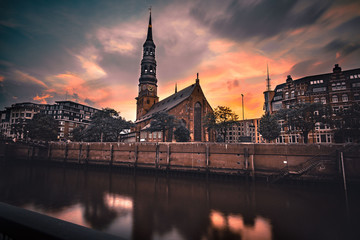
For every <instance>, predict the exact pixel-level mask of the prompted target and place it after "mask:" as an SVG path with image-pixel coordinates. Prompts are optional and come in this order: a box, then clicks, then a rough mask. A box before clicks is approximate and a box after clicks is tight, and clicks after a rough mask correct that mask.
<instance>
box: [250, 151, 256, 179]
mask: <svg viewBox="0 0 360 240" xmlns="http://www.w3.org/2000/svg"><path fill="white" fill-rule="evenodd" d="M250 159H251V175H252V179H253V180H255V164H254V154H251V155H250Z"/></svg>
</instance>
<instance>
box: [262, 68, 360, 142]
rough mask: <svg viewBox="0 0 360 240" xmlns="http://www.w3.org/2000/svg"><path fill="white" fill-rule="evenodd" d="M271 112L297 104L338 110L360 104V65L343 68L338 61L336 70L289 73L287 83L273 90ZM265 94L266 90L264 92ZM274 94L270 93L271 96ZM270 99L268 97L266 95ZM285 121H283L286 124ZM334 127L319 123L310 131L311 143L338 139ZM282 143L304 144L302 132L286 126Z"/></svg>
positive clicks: (280, 139)
mask: <svg viewBox="0 0 360 240" xmlns="http://www.w3.org/2000/svg"><path fill="white" fill-rule="evenodd" d="M271 95H272V96H273V97H272V98H271V99H270V101H269V103H270V104H268V112H269V113H271V114H272V113H276V112H277V111H279V110H280V109H282V108H289V107H290V106H291V105H294V104H296V103H322V104H328V105H330V107H331V108H332V111H333V112H334V113H336V112H338V111H339V110H340V109H344V110H346V109H348V108H349V107H350V106H351V105H352V104H354V103H358V104H360V68H357V69H351V70H346V71H342V69H341V67H340V66H339V65H338V64H335V66H334V68H333V71H332V73H325V74H320V75H313V76H306V77H303V78H300V79H296V80H293V79H292V78H291V76H290V75H289V76H288V77H287V79H286V82H285V83H282V84H279V85H277V86H276V87H275V89H274V90H273V92H272V93H271ZM264 96H265V93H264ZM268 96H270V95H268ZM265 102H266V96H265ZM282 124H283V122H282V121H280V125H281V126H282ZM333 132H334V129H331V128H330V126H327V125H324V124H320V123H318V124H316V127H315V131H314V132H313V133H309V136H308V137H309V142H312V143H332V142H334V136H333V135H334V134H333ZM276 142H278V143H299V142H300V143H301V142H303V139H302V137H301V136H300V134H296V133H292V134H289V133H287V131H286V129H285V128H284V127H283V126H282V128H281V135H280V137H279V138H278V139H277V140H276Z"/></svg>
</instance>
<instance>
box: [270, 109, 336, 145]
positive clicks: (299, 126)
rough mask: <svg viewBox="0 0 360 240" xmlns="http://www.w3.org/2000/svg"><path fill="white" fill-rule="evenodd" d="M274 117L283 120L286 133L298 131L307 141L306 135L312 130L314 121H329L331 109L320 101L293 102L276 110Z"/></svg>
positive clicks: (325, 122) (305, 141)
mask: <svg viewBox="0 0 360 240" xmlns="http://www.w3.org/2000/svg"><path fill="white" fill-rule="evenodd" d="M276 117H277V118H278V119H282V120H284V126H285V127H287V132H288V133H300V135H301V136H303V139H304V143H308V135H309V133H310V132H311V131H312V132H314V129H315V124H316V123H323V124H330V123H331V109H330V107H329V106H327V105H323V104H321V103H305V104H304V103H303V104H295V105H292V106H290V108H288V109H281V110H280V111H278V112H277V113H276Z"/></svg>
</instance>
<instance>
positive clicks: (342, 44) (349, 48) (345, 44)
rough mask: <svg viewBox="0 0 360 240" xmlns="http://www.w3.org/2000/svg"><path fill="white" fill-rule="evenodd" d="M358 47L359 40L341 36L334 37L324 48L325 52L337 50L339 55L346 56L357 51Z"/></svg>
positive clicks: (359, 47) (359, 44) (359, 45)
mask: <svg viewBox="0 0 360 240" xmlns="http://www.w3.org/2000/svg"><path fill="white" fill-rule="evenodd" d="M358 49H360V43H359V42H353V41H346V40H341V39H339V38H336V39H334V40H333V41H331V42H330V43H328V44H326V46H325V47H324V48H323V50H324V51H325V52H335V53H338V54H340V55H339V57H345V56H347V55H349V54H351V53H353V52H356V51H357V50H358Z"/></svg>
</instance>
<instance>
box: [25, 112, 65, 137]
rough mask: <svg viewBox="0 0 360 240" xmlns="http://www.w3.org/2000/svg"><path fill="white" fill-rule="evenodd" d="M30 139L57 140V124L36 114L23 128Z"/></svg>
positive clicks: (46, 117) (48, 117) (51, 119)
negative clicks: (27, 132)
mask: <svg viewBox="0 0 360 240" xmlns="http://www.w3.org/2000/svg"><path fill="white" fill-rule="evenodd" d="M25 130H26V131H29V137H30V138H31V139H37V140H43V141H53V140H57V132H58V122H57V121H56V120H55V119H54V118H53V117H52V116H51V115H47V114H44V113H37V114H35V115H34V117H33V118H32V119H31V120H29V122H28V123H27V124H26V127H25Z"/></svg>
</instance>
